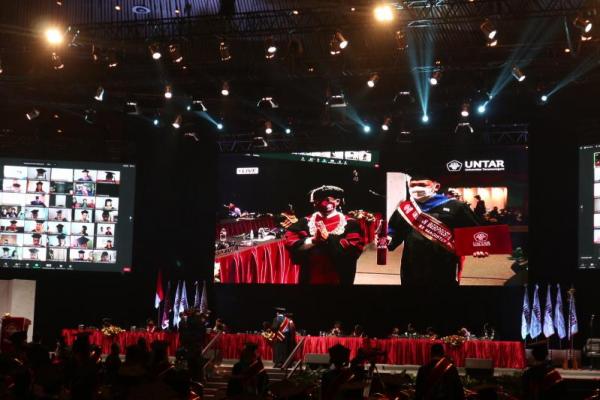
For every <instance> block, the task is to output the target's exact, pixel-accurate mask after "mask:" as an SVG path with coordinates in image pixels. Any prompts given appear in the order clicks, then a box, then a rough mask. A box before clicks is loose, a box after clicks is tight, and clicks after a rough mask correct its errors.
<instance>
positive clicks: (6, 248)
mask: <svg viewBox="0 0 600 400" xmlns="http://www.w3.org/2000/svg"><path fill="white" fill-rule="evenodd" d="M2 251H10V249H9V248H8V247H3V248H2Z"/></svg>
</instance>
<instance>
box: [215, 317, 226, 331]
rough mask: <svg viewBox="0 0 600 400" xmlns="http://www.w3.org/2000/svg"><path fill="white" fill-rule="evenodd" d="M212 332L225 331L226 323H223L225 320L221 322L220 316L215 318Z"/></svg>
mask: <svg viewBox="0 0 600 400" xmlns="http://www.w3.org/2000/svg"><path fill="white" fill-rule="evenodd" d="M212 330H213V332H215V333H216V332H221V333H225V332H227V325H225V322H223V320H222V319H221V318H217V319H216V320H215V327H214V328H213V329H212Z"/></svg>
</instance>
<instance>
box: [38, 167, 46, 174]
mask: <svg viewBox="0 0 600 400" xmlns="http://www.w3.org/2000/svg"><path fill="white" fill-rule="evenodd" d="M36 171H37V173H38V175H44V174H45V173H46V170H45V169H44V168H37V169H36Z"/></svg>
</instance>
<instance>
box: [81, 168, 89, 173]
mask: <svg viewBox="0 0 600 400" xmlns="http://www.w3.org/2000/svg"><path fill="white" fill-rule="evenodd" d="M81 172H86V173H89V172H90V171H88V170H87V169H84V170H82V171H81Z"/></svg>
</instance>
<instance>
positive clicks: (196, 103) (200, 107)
mask: <svg viewBox="0 0 600 400" xmlns="http://www.w3.org/2000/svg"><path fill="white" fill-rule="evenodd" d="M189 111H196V112H207V111H208V109H207V108H206V106H204V103H203V102H202V100H192V105H191V107H190V109H189Z"/></svg>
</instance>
